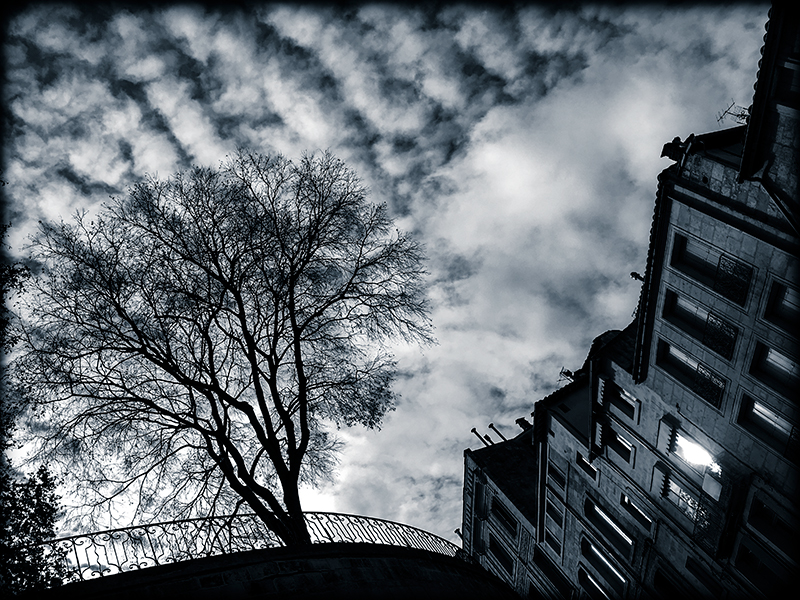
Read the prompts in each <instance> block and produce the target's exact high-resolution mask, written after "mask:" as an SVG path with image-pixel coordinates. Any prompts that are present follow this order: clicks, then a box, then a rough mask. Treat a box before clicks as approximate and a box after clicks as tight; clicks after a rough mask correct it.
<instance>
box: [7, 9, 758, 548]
mask: <svg viewBox="0 0 800 600" xmlns="http://www.w3.org/2000/svg"><path fill="white" fill-rule="evenodd" d="M767 11H768V5H766V4H751V5H746V4H741V3H737V4H734V5H732V6H723V5H716V4H714V5H712V6H702V7H680V8H676V7H671V8H668V9H662V8H661V7H659V6H658V5H655V4H647V5H644V6H631V7H619V6H616V7H611V6H603V5H598V6H591V7H589V6H587V7H582V8H573V9H569V10H556V8H555V5H541V6H539V5H535V4H532V5H531V4H522V5H521V6H519V7H518V8H516V9H511V8H506V9H503V10H494V9H488V8H486V7H481V6H475V5H466V6H458V5H455V4H452V5H451V4H444V5H442V6H441V7H440V8H437V9H426V8H422V7H419V8H406V7H403V6H402V5H398V6H395V5H392V4H378V5H374V6H368V5H365V6H363V7H351V8H331V7H326V6H325V5H324V4H313V5H308V6H304V5H300V4H292V5H284V6H277V5H275V6H271V5H267V4H263V5H261V4H256V5H254V7H253V9H252V10H247V11H242V12H239V11H231V10H229V11H226V12H219V11H217V10H212V9H203V8H201V7H198V6H193V5H190V4H188V5H187V4H182V5H177V4H176V5H174V6H170V5H165V6H164V8H162V9H158V10H154V11H150V10H141V11H139V10H133V11H132V12H130V11H128V10H123V9H113V10H112V9H108V10H101V9H97V8H95V9H85V8H82V7H75V6H71V5H63V6H58V5H54V4H52V3H48V4H44V5H41V6H37V5H30V6H29V7H28V8H27V9H25V10H24V11H23V12H20V13H17V14H16V15H15V16H14V17H13V18H12V19H11V20H10V21H9V22H8V24H7V34H6V46H5V48H4V50H5V60H6V65H5V76H6V80H5V82H4V87H3V93H4V97H3V104H4V106H5V107H6V108H7V110H8V114H7V119H8V122H7V123H6V131H5V132H6V135H5V138H4V141H3V143H4V148H3V150H4V153H5V165H4V175H3V178H4V179H5V180H6V181H7V182H8V185H7V186H5V188H4V190H5V193H6V195H7V202H8V210H9V215H8V216H7V220H11V221H12V222H13V223H14V227H13V231H12V234H11V235H10V236H9V238H8V241H9V243H10V244H11V245H12V247H13V249H14V251H15V252H20V251H21V250H20V248H21V247H22V246H23V244H24V240H25V237H26V236H27V235H28V233H29V232H30V231H31V228H32V223H35V222H36V221H37V220H39V219H42V218H46V219H60V218H69V216H70V215H71V214H72V213H74V212H75V210H76V209H82V208H86V209H88V210H92V209H93V208H95V209H96V208H97V207H98V206H99V203H101V202H102V201H104V200H105V199H106V198H107V197H108V196H109V195H121V194H124V193H125V191H126V189H127V187H128V186H129V185H130V184H131V183H133V182H135V181H137V180H139V179H141V178H142V177H144V176H145V175H147V174H158V175H160V176H166V175H169V174H171V173H173V172H174V171H176V170H180V169H185V168H187V167H189V166H190V165H192V164H200V165H216V164H217V163H218V161H220V160H221V159H223V158H224V157H225V155H226V154H227V153H229V152H231V151H232V150H234V149H235V148H236V147H238V146H245V147H248V148H252V149H254V150H257V151H262V152H281V153H283V154H285V155H287V156H288V157H298V156H300V154H301V153H302V152H304V151H307V150H308V151H318V150H325V149H330V150H331V151H332V152H333V153H334V154H336V155H337V156H338V157H339V158H342V159H343V160H345V161H346V162H347V163H348V164H349V165H350V166H351V167H352V168H354V169H355V170H356V171H357V172H358V173H359V175H360V176H361V177H362V179H363V180H364V182H365V184H366V185H367V186H368V187H369V188H370V190H371V197H372V199H373V200H374V201H376V202H386V203H387V204H388V205H389V207H390V209H391V211H392V213H393V214H394V216H395V218H396V219H397V223H398V225H399V226H400V227H401V228H403V229H405V230H409V231H412V232H414V234H415V235H417V236H418V237H419V239H421V240H422V241H423V242H424V243H425V244H426V246H427V249H428V255H429V264H428V269H429V271H430V272H431V279H430V282H431V287H430V294H431V298H432V300H433V306H434V311H433V315H432V316H433V320H434V323H435V326H436V336H437V338H438V340H439V345H437V346H435V347H433V348H427V349H425V350H424V351H423V350H420V349H418V348H398V349H397V356H398V358H399V362H400V367H401V376H400V377H399V378H398V382H397V389H398V391H399V392H400V393H401V394H402V400H401V402H400V403H399V405H398V406H397V410H396V411H395V412H393V413H390V414H389V415H388V417H387V419H386V422H385V425H384V427H383V429H382V430H381V431H379V432H373V431H365V430H363V429H351V430H348V431H346V432H344V434H343V438H344V439H345V441H346V450H345V451H344V453H343V454H342V457H341V463H340V466H339V469H338V472H337V474H336V479H335V481H334V482H333V483H331V484H329V485H326V486H324V487H322V488H321V489H319V490H308V491H307V492H306V495H305V508H306V509H307V510H334V511H340V512H350V513H358V514H365V515H371V516H375V517H381V518H385V519H390V520H396V521H401V522H405V523H409V524H411V525H415V526H418V527H422V528H424V529H427V530H430V531H432V532H434V533H437V534H439V535H442V536H444V537H446V538H449V539H452V540H457V538H456V536H455V535H454V534H453V530H454V529H455V528H456V527H460V524H461V523H460V521H461V482H462V471H463V450H464V449H465V448H467V447H473V448H477V447H480V446H481V444H480V442H479V441H478V440H477V439H476V438H475V437H474V436H473V435H472V434H471V433H470V430H471V428H472V427H478V429H479V430H480V431H482V432H484V433H491V432H490V431H489V430H488V429H487V427H486V426H487V424H488V423H489V422H494V423H495V425H496V426H497V427H498V428H499V429H500V430H501V431H502V432H504V433H505V434H506V435H507V436H509V437H510V436H512V435H515V434H516V433H517V432H519V431H520V430H519V429H518V427H517V426H516V425H515V424H514V420H515V419H516V418H518V417H520V416H529V414H530V411H531V410H532V406H533V403H534V402H535V401H536V400H537V399H539V398H541V397H543V396H544V395H546V394H548V393H550V392H552V391H553V390H554V389H555V388H556V387H558V386H559V385H560V384H559V382H558V378H559V371H560V369H561V367H567V368H571V369H574V368H577V367H579V366H580V364H581V363H582V361H583V359H584V357H585V354H586V352H587V350H588V348H589V344H590V343H591V340H592V339H593V338H594V337H595V336H597V335H598V334H600V333H602V332H603V331H606V330H608V329H621V328H623V327H624V326H625V325H627V324H628V322H629V321H630V320H631V313H632V311H633V309H634V307H635V303H636V298H637V295H638V292H639V287H638V286H639V284H638V283H637V282H636V281H634V280H632V279H631V278H630V276H629V273H630V272H631V271H642V270H643V268H644V260H645V255H646V243H647V237H648V231H649V226H650V223H649V222H650V217H651V215H652V207H653V201H654V198H655V191H656V176H657V174H658V173H659V171H660V170H661V169H663V168H665V167H666V166H668V164H669V161H668V160H667V159H660V158H659V154H660V152H661V147H662V145H663V144H664V143H665V142H667V141H669V140H671V139H672V138H673V137H675V136H681V138H685V137H686V136H687V135H688V134H690V133H693V132H694V133H702V132H706V131H713V130H716V129H718V128H720V127H721V126H720V125H719V124H718V123H717V114H718V113H719V112H721V111H722V110H724V109H725V108H726V107H727V106H728V105H729V104H730V102H731V101H732V100H735V101H736V103H737V104H739V105H743V106H747V105H749V104H750V103H751V102H752V94H753V87H752V86H753V83H754V82H755V76H756V70H757V62H758V58H759V54H758V51H759V48H760V46H761V44H762V36H763V34H764V23H765V22H766V19H767ZM733 125H735V123H734V122H733V121H728V122H724V123H723V125H722V126H733ZM491 435H492V436H493V437H494V438H495V439H496V438H497V436H496V435H495V434H493V433H491Z"/></svg>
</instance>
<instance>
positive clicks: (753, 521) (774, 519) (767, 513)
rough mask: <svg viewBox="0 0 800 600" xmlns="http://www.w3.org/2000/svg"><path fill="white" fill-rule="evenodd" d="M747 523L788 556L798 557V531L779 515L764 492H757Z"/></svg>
mask: <svg viewBox="0 0 800 600" xmlns="http://www.w3.org/2000/svg"><path fill="white" fill-rule="evenodd" d="M747 523H748V525H750V527H752V528H753V529H755V530H756V531H757V532H758V533H760V534H761V535H762V536H764V538H765V539H767V540H768V541H769V542H770V543H772V544H773V545H775V546H776V547H777V548H779V549H780V550H781V551H782V552H784V553H785V554H787V555H788V556H793V555H796V553H797V548H796V547H795V540H796V539H797V530H796V529H795V528H794V527H792V525H791V524H790V523H789V522H788V521H787V520H786V519H784V518H783V516H782V515H781V514H779V511H778V510H776V509H775V508H774V507H773V506H772V502H770V501H769V499H768V498H767V497H766V496H764V494H763V493H762V492H757V493H756V495H755V496H754V497H753V502H752V504H751V505H750V512H749V514H748V516H747Z"/></svg>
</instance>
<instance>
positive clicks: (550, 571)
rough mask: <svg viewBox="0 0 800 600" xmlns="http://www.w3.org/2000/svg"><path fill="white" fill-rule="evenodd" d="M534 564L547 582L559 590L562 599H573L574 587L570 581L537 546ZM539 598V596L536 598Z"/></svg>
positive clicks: (534, 552)
mask: <svg viewBox="0 0 800 600" xmlns="http://www.w3.org/2000/svg"><path fill="white" fill-rule="evenodd" d="M533 564H534V565H536V566H537V567H538V569H539V571H540V572H541V573H543V574H544V576H545V577H546V578H547V580H548V581H549V582H550V583H552V584H553V587H555V588H556V589H557V590H558V593H559V594H560V595H561V597H562V598H570V597H572V585H570V581H569V579H567V578H566V577H565V576H564V574H563V573H562V572H561V571H560V570H559V569H558V567H556V566H555V565H554V564H553V562H552V561H551V560H550V559H549V558H548V557H547V555H546V554H545V553H544V552H542V551H541V550H540V549H539V546H536V547H535V548H534V549H533ZM536 597H537V598H538V597H539V596H538V595H537V596H536Z"/></svg>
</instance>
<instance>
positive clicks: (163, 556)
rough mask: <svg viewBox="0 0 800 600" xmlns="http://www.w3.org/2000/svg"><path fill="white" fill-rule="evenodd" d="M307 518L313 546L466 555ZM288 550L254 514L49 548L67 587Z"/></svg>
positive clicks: (344, 519) (415, 536) (407, 531)
mask: <svg viewBox="0 0 800 600" xmlns="http://www.w3.org/2000/svg"><path fill="white" fill-rule="evenodd" d="M305 518H306V523H307V525H308V530H309V533H310V534H311V540H312V544H326V543H337V542H338V543H341V542H345V543H368V544H383V545H388V546H399V547H404V548H412V549H417V550H425V551H428V552H433V553H435V554H440V555H445V556H449V557H455V556H458V557H461V556H462V552H461V549H460V548H459V547H458V546H456V545H455V544H453V543H451V542H449V541H447V540H445V539H443V538H440V537H438V536H436V535H433V534H432V533H429V532H427V531H424V530H422V529H417V528H416V527H411V526H409V525H403V524H400V523H394V522H392V521H385V520H383V519H375V518H371V517H362V516H358V515H348V514H338V513H321V512H310V513H306V514H305ZM283 545H284V544H283V542H282V541H281V540H280V539H279V538H278V537H277V536H276V535H275V534H274V533H273V532H272V531H270V530H269V528H268V527H267V526H266V525H265V524H264V523H263V521H261V520H260V519H259V518H258V517H257V516H256V515H255V514H240V515H233V516H227V517H213V518H199V519H186V520H182V521H170V522H167V523H155V524H150V525H142V526H137V527H126V528H123V529H114V530H110V531H101V532H97V533H88V534H82V535H76V536H71V537H66V538H60V539H56V540H52V541H51V542H48V543H47V544H45V547H46V549H47V551H48V552H54V553H58V554H60V555H61V556H63V557H64V559H65V560H66V563H67V565H68V570H69V575H68V577H67V579H66V580H65V582H64V583H71V582H76V581H82V580H91V579H96V578H98V577H106V576H108V575H113V574H116V573H123V572H128V571H138V570H140V569H144V568H147V567H154V566H159V565H168V564H174V563H178V562H183V561H190V560H193V559H197V558H203V557H209V556H220V555H226V554H233V553H237V552H246V551H249V550H263V549H268V548H278V547H281V546H283Z"/></svg>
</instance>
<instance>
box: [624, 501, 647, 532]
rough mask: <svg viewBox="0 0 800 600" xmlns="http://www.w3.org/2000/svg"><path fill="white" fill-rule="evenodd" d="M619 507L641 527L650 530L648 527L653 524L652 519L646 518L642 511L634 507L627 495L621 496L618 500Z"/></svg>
mask: <svg viewBox="0 0 800 600" xmlns="http://www.w3.org/2000/svg"><path fill="white" fill-rule="evenodd" d="M619 503H620V506H622V508H624V509H625V511H626V512H627V513H628V514H629V515H630V516H632V517H633V518H634V519H635V520H636V521H637V522H638V523H639V525H641V526H642V527H644V528H645V529H647V530H648V531H649V530H650V526H651V525H652V524H653V521H652V519H650V517H648V516H647V515H646V514H645V513H644V511H643V510H642V509H641V508H639V507H638V506H636V504H634V503H633V502H632V501H631V499H630V498H629V497H628V495H627V494H622V495H621V496H620V499H619Z"/></svg>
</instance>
